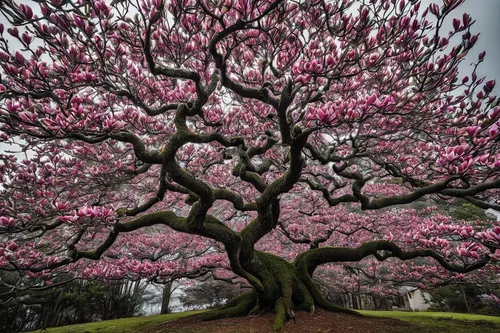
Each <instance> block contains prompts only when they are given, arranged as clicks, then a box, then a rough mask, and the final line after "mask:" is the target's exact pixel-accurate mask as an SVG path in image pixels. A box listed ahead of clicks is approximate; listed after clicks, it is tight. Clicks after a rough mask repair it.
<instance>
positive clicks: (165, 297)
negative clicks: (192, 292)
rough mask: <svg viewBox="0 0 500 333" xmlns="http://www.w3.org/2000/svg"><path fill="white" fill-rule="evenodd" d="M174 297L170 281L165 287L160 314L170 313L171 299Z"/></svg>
mask: <svg viewBox="0 0 500 333" xmlns="http://www.w3.org/2000/svg"><path fill="white" fill-rule="evenodd" d="M171 296H172V281H169V282H167V283H165V284H164V286H163V297H162V301H161V311H160V314H166V313H169V308H168V305H169V303H170V297H171Z"/></svg>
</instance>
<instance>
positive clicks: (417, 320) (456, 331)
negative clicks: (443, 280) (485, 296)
mask: <svg viewBox="0 0 500 333" xmlns="http://www.w3.org/2000/svg"><path fill="white" fill-rule="evenodd" d="M359 312H361V313H362V314H364V315H367V316H373V317H386V318H394V319H399V320H403V321H406V322H410V323H412V324H414V325H416V326H417V327H414V328H413V329H408V330H407V331H406V332H407V333H413V332H431V333H434V332H435V333H498V332H500V317H494V316H483V315H476V314H468V313H454V312H403V311H367V310H363V311H359Z"/></svg>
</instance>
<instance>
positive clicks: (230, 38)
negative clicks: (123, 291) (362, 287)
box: [0, 0, 500, 330]
mask: <svg viewBox="0 0 500 333" xmlns="http://www.w3.org/2000/svg"><path fill="white" fill-rule="evenodd" d="M463 2H464V1H463V0H443V1H440V2H439V3H433V4H431V5H429V6H428V7H426V8H424V6H421V2H420V1H415V0H413V1H412V0H409V1H405V0H392V1H389V0H370V1H368V0H365V1H349V0H338V1H320V0H318V1H313V0H311V1H282V0H275V1H269V0H259V1H245V0H238V1H236V0H234V1H230V0H227V1H225V0H221V1H213V0H172V1H164V0H137V1H136V0H130V1H116V0H115V1H112V2H111V3H108V2H106V1H102V0H95V1H84V0H75V1H64V0H50V1H31V3H30V4H26V3H25V2H23V4H19V5H18V4H16V3H15V2H13V1H2V2H1V3H0V11H1V12H2V13H3V15H4V16H5V17H6V18H7V19H8V21H9V25H8V26H4V25H0V66H1V84H0V103H1V104H0V124H1V125H0V140H3V147H8V148H5V149H4V150H5V151H4V152H3V153H2V154H0V170H1V175H0V186H1V190H0V191H1V192H0V269H3V270H12V271H18V272H19V274H20V275H22V276H23V277H27V278H28V277H45V278H46V279H47V283H50V279H51V277H53V276H54V275H57V274H58V273H60V272H64V273H68V272H69V273H71V274H73V275H77V276H80V277H86V278H95V279H122V278H124V277H126V278H132V279H139V278H149V279H155V280H157V281H168V280H171V279H172V278H176V277H181V276H200V275H205V274H207V273H208V272H213V274H214V275H217V276H218V277H219V278H223V279H229V280H233V279H240V280H244V281H246V283H248V284H249V285H250V286H251V287H252V291H250V292H248V293H245V294H243V295H241V296H239V297H237V298H235V299H234V300H232V301H231V302H229V303H228V304H227V305H226V306H225V307H224V308H222V309H220V310H214V311H212V312H208V313H206V314H205V315H204V319H212V318H219V317H225V316H236V315H246V314H248V313H255V312H259V311H261V310H263V309H272V310H273V311H274V312H275V323H274V330H279V329H280V327H281V326H282V324H283V322H284V321H285V320H286V319H289V318H293V317H294V310H297V309H305V310H309V311H311V312H314V308H315V306H320V307H323V308H326V309H329V310H332V311H344V312H350V311H349V310H347V309H343V308H340V307H337V306H335V305H332V304H330V303H329V302H328V301H327V300H326V299H325V298H324V297H323V296H322V295H321V292H320V291H319V289H318V288H317V286H316V285H315V283H314V281H313V280H312V276H313V274H314V272H315V270H316V268H317V267H318V266H320V265H328V264H334V263H342V262H358V261H362V260H363V261H367V262H370V263H373V265H377V264H376V262H377V261H379V262H385V263H387V265H389V266H388V267H389V270H391V271H393V273H394V274H396V272H397V271H398V270H400V269H402V268H401V267H402V266H401V265H400V266H396V265H392V266H390V263H393V264H400V263H401V260H404V261H408V262H407V264H406V263H405V265H414V266H408V267H413V269H409V270H407V271H405V274H406V275H411V274H420V275H421V276H426V275H427V276H430V277H429V280H425V279H423V278H422V279H423V280H422V281H430V280H432V279H438V280H439V279H444V278H445V277H446V276H447V278H455V279H461V278H463V274H465V273H469V272H472V271H477V270H479V272H485V274H488V272H490V273H491V272H492V273H493V276H494V275H495V274H498V265H497V261H498V259H500V253H499V251H497V249H498V248H499V247H500V225H499V224H497V223H495V222H492V221H487V222H482V223H473V222H465V221H462V220H459V219H454V218H451V217H449V216H446V215H444V214H441V213H440V212H439V211H437V210H436V209H433V208H432V207H431V206H432V205H431V203H432V202H438V203H439V202H441V203H448V202H451V201H452V200H454V199H456V198H460V199H462V200H465V201H467V202H469V203H470V204H473V205H475V206H477V207H480V208H482V209H486V208H493V209H496V210H500V206H499V203H500V196H499V190H498V189H499V188H500V177H499V174H500V152H499V150H498V148H499V142H500V140H499V138H500V135H499V128H498V126H499V118H500V106H499V103H500V100H499V99H498V98H497V96H494V95H493V91H494V87H495V81H494V80H489V79H486V78H481V77H478V75H477V73H476V69H477V67H478V65H479V64H480V63H481V62H482V61H483V59H484V57H485V52H482V53H481V54H480V55H479V58H477V59H472V60H471V59H469V58H468V57H467V54H468V52H469V50H470V49H471V48H472V47H473V46H474V44H475V43H476V42H477V40H478V36H479V34H476V32H474V31H473V25H474V22H475V21H474V20H473V18H472V17H471V16H470V15H469V14H467V13H464V14H463V13H461V12H460V4H461V3H463ZM37 3H38V4H37ZM448 26H449V28H448ZM464 61H466V62H470V61H473V63H472V64H471V66H470V67H469V73H468V75H465V74H463V73H459V66H460V65H461V64H462V65H463V64H464ZM23 154H24V156H23ZM416 201H419V202H423V203H425V205H424V206H426V208H420V209H414V208H411V207H408V206H407V205H408V204H411V203H413V202H416ZM427 206H429V207H427ZM412 263H413V264H412ZM370 265H371V264H370ZM325 267H328V266H325ZM377 267H380V266H377ZM405 267H407V266H405ZM416 267H419V268H418V269H417V268H416ZM386 269H387V268H386ZM403 271H404V270H403ZM450 274H451V276H452V277H450ZM12 287H13V289H14V290H15V289H16V286H12Z"/></svg>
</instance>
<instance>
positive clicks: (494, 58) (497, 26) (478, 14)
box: [0, 0, 500, 152]
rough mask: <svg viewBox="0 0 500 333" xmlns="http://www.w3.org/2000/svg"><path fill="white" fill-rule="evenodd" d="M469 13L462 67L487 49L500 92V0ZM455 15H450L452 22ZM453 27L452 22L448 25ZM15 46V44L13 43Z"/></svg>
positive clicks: (467, 7)
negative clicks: (470, 37) (470, 39)
mask: <svg viewBox="0 0 500 333" xmlns="http://www.w3.org/2000/svg"><path fill="white" fill-rule="evenodd" d="M16 2H17V3H25V4H29V5H31V6H32V7H33V8H38V5H37V4H36V3H34V2H33V1H26V0H17V1H16ZM432 2H435V3H438V4H439V5H441V4H442V0H437V1H436V0H434V1H433V0H422V6H421V8H425V7H427V6H428V5H429V4H430V3H432ZM465 12H466V13H469V14H470V15H471V16H472V18H473V19H474V20H476V23H475V24H474V26H473V28H472V31H473V33H478V32H480V33H481V35H480V36H479V41H478V43H477V44H476V46H475V47H474V49H473V50H471V52H469V56H468V59H469V61H465V62H464V65H465V66H463V67H462V68H463V69H464V70H467V68H465V67H467V66H468V65H469V64H470V63H471V62H472V61H475V60H476V59H477V56H478V54H479V53H480V52H481V51H483V50H485V51H486V57H485V60H484V62H483V63H482V64H481V66H480V67H479V70H478V76H479V77H482V76H487V77H488V79H496V80H497V81H498V83H499V84H498V86H497V87H496V89H495V90H496V93H497V94H500V0H466V1H465V3H463V4H461V5H460V6H459V7H458V8H457V9H456V10H455V13H456V14H455V15H454V16H455V17H460V18H461V16H462V14H463V13H465ZM451 19H453V17H449V20H450V22H451ZM0 22H1V23H4V24H5V25H7V26H8V25H9V24H8V23H7V21H6V19H5V18H4V17H3V16H2V15H0ZM448 28H449V29H451V23H450V26H449V27H448ZM12 46H14V45H12ZM7 149H12V147H6V146H5V145H3V144H1V143H0V152H2V151H3V150H7Z"/></svg>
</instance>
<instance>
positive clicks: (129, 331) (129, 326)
mask: <svg viewBox="0 0 500 333" xmlns="http://www.w3.org/2000/svg"><path fill="white" fill-rule="evenodd" d="M200 312H202V311H188V312H180V313H171V314H165V315H156V316H146V317H132V318H123V319H114V320H104V321H98V322H94V323H86V324H77V325H70V326H61V327H54V328H47V333H115V332H116V333H118V332H120V333H122V332H123V333H139V332H142V331H143V330H145V329H148V328H151V327H153V326H155V325H158V324H161V323H163V322H165V321H168V320H173V319H177V318H182V317H186V316H189V315H192V314H196V313H200ZM33 332H39V331H33Z"/></svg>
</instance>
